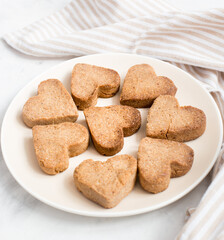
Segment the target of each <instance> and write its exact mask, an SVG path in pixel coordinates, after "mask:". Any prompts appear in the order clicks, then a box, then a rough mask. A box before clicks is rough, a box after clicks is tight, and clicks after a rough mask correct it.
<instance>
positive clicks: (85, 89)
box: [71, 63, 120, 110]
mask: <svg viewBox="0 0 224 240" xmlns="http://www.w3.org/2000/svg"><path fill="white" fill-rule="evenodd" d="M119 86H120V76H119V74H118V73H117V72H116V71H114V70H112V69H109V68H103V67H97V66H93V65H89V64H84V63H78V64H76V65H75V67H74V68H73V71H72V80H71V92H72V97H73V99H74V101H75V103H76V105H77V107H78V109H80V110H83V109H85V108H88V107H91V106H95V105H96V103H97V98H98V97H101V98H109V97H112V96H114V95H115V94H116V92H117V91H118V89H119Z"/></svg>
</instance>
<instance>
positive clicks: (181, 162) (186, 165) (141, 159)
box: [138, 137, 194, 193]
mask: <svg viewBox="0 0 224 240" xmlns="http://www.w3.org/2000/svg"><path fill="white" fill-rule="evenodd" d="M193 159H194V151H193V150H192V149H191V148H190V147H189V146H187V145H186V144H184V143H179V142H175V141H170V140H166V139H153V138H148V137H146V138H143V139H142V140H141V142H140V145H139V150H138V171H139V180H140V184H141V186H142V187H143V188H144V189H145V190H146V191H148V192H151V193H159V192H162V191H164V190H165V189H167V188H168V186H169V183H170V178H174V177H180V176H183V175H185V174H186V173H187V172H188V171H189V170H190V169H191V166H192V163H193Z"/></svg>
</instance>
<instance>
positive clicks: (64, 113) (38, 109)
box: [23, 79, 78, 127]
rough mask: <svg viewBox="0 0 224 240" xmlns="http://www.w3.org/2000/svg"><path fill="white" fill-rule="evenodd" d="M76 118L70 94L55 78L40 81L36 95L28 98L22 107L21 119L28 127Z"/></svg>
mask: <svg viewBox="0 0 224 240" xmlns="http://www.w3.org/2000/svg"><path fill="white" fill-rule="evenodd" d="M77 118H78V111H77V108H76V106H75V103H74V101H73V100H72V97H71V95H70V94H69V93H68V91H67V90H66V89H65V87H64V86H63V84H62V83H61V82H60V81H59V80H57V79H48V80H46V81H43V82H41V83H40V85H39V86H38V95H37V96H34V97H31V98H29V99H28V101H27V102H26V103H25V105H24V107H23V121H24V123H25V124H26V125H27V126H28V127H33V126H35V125H47V124H56V123H61V122H75V121H76V120H77Z"/></svg>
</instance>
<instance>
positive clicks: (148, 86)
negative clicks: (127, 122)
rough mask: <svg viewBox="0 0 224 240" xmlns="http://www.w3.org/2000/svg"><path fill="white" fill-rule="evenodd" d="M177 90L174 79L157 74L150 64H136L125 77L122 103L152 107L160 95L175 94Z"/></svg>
mask: <svg viewBox="0 0 224 240" xmlns="http://www.w3.org/2000/svg"><path fill="white" fill-rule="evenodd" d="M176 91H177V88H176V86H175V85H174V83H173V81H172V80H170V79H169V78H167V77H163V76H156V74H155V72H154V69H153V68H152V67H151V66H150V65H148V64H140V65H134V66H132V67H131V68H130V69H129V70H128V73H127V75H126V77H125V79H124V85H123V88H122V91H121V96H120V103H121V104H122V105H128V106H132V107H136V108H145V107H150V106H151V105H152V103H153V101H154V99H156V98H157V97H158V96H160V95H172V96H174V95H175V94H176Z"/></svg>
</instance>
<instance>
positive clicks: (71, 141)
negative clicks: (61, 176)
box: [32, 122, 89, 175]
mask: <svg viewBox="0 0 224 240" xmlns="http://www.w3.org/2000/svg"><path fill="white" fill-rule="evenodd" d="M32 130H33V143H34V148H35V153H36V157H37V160H38V163H39V165H40V167H41V169H42V170H43V171H44V172H46V173H48V174H52V175H53V174H57V173H59V172H63V171H64V170H66V169H67V168H68V165H69V157H74V156H77V155H79V154H81V153H83V152H84V151H85V150H86V149H87V147H88V144H89V132H88V130H87V129H86V128H85V127H84V126H82V125H80V124H78V123H70V122H65V123H60V124H56V125H46V126H40V125H37V126H34V127H33V129H32Z"/></svg>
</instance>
